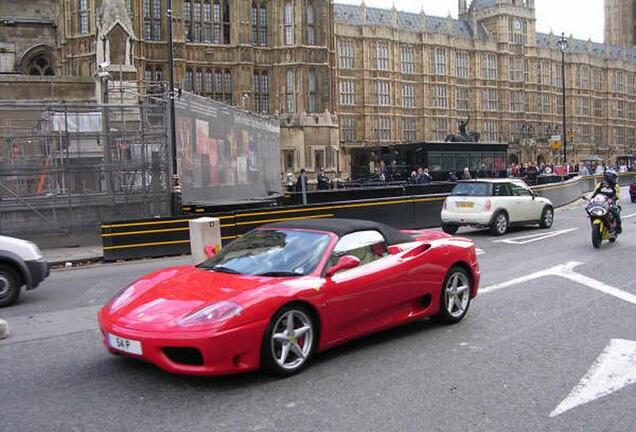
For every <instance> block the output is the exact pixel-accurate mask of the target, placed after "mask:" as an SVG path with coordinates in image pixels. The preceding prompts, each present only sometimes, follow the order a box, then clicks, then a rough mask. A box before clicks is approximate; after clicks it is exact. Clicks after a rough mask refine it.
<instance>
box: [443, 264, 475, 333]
mask: <svg viewBox="0 0 636 432" xmlns="http://www.w3.org/2000/svg"><path fill="white" fill-rule="evenodd" d="M471 288H472V283H471V278H470V275H469V274H468V272H467V271H466V270H465V269H463V268H462V267H458V266H455V267H453V268H451V269H450V270H449V271H448V274H447V275H446V279H444V285H443V286H442V294H441V298H440V305H439V314H438V315H437V320H438V321H440V322H442V323H444V324H456V323H458V322H460V321H461V320H462V319H463V318H464V317H465V316H466V313H467V312H468V308H469V307H470V292H471Z"/></svg>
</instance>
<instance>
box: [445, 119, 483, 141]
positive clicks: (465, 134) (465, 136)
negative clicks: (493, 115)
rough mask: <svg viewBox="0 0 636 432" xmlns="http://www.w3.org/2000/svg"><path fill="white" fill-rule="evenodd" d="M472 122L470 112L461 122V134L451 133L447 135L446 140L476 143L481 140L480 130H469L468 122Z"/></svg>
mask: <svg viewBox="0 0 636 432" xmlns="http://www.w3.org/2000/svg"><path fill="white" fill-rule="evenodd" d="M469 123H470V114H468V118H467V119H466V120H463V121H460V122H459V135H455V134H450V135H448V136H447V137H446V140H445V142H463V143H476V142H479V139H480V138H481V134H480V133H479V132H469V131H468V124H469Z"/></svg>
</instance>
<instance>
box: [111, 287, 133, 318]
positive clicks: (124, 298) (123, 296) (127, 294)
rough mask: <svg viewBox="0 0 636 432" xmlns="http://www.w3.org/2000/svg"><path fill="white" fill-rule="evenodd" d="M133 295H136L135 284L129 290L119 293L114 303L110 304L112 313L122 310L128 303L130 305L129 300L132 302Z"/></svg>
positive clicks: (114, 298) (125, 289)
mask: <svg viewBox="0 0 636 432" xmlns="http://www.w3.org/2000/svg"><path fill="white" fill-rule="evenodd" d="M133 294H135V285H134V284H133V285H130V286H129V287H127V288H124V289H123V290H122V291H120V292H119V294H117V295H116V296H115V297H113V300H112V303H111V304H110V311H111V312H116V311H117V310H119V309H121V308H122V307H123V306H124V305H125V304H126V303H128V300H130V298H131V297H132V296H133Z"/></svg>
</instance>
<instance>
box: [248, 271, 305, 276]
mask: <svg viewBox="0 0 636 432" xmlns="http://www.w3.org/2000/svg"><path fill="white" fill-rule="evenodd" d="M256 276H271V277H285V276H304V275H303V274H302V273H296V272H291V271H271V272H265V273H258V274H257V275H256Z"/></svg>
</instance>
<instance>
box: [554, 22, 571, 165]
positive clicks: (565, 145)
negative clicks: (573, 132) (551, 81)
mask: <svg viewBox="0 0 636 432" xmlns="http://www.w3.org/2000/svg"><path fill="white" fill-rule="evenodd" d="M557 45H558V47H559V50H561V85H562V87H563V94H562V97H563V129H562V130H563V132H562V134H561V136H562V137H563V164H565V165H567V163H568V139H567V137H566V133H565V131H566V130H567V129H566V127H565V51H566V50H567V49H568V40H567V39H566V38H565V33H561V39H559V40H558V42H557Z"/></svg>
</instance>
